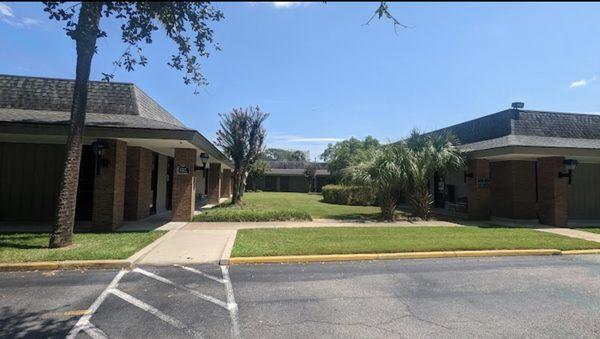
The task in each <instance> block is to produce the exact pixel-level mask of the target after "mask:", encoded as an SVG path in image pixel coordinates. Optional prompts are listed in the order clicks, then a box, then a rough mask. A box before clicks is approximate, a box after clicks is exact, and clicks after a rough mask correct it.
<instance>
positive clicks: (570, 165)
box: [558, 159, 579, 185]
mask: <svg viewBox="0 0 600 339" xmlns="http://www.w3.org/2000/svg"><path fill="white" fill-rule="evenodd" d="M563 164H564V165H565V170H566V171H567V172H558V177H559V178H569V185H570V184H571V178H572V177H573V171H574V170H575V168H577V165H578V164H579V161H577V160H575V159H565V160H564V161H563Z"/></svg>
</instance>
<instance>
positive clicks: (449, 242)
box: [232, 227, 600, 257]
mask: <svg viewBox="0 0 600 339" xmlns="http://www.w3.org/2000/svg"><path fill="white" fill-rule="evenodd" d="M597 248H600V243H595V242H591V241H585V240H579V239H573V238H568V237H563V236H560V235H555V234H550V233H543V232H538V231H533V230H527V229H517V228H478V227H315V228H278V229H245V230H240V231H238V234H237V238H236V241H235V245H234V248H233V252H232V257H253V256H278V255H310V254H357V253H395V252H425V251H454V250H511V249H558V250H578V249H597Z"/></svg>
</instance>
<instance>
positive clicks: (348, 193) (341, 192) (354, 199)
mask: <svg viewBox="0 0 600 339" xmlns="http://www.w3.org/2000/svg"><path fill="white" fill-rule="evenodd" d="M321 194H323V201H325V202H327V203H330V204H339V205H354V206H369V205H373V204H374V203H375V198H376V196H375V192H374V191H373V190H372V189H370V188H368V187H363V186H349V185H326V186H323V188H322V189H321Z"/></svg>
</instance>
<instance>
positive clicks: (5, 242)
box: [0, 231, 166, 263]
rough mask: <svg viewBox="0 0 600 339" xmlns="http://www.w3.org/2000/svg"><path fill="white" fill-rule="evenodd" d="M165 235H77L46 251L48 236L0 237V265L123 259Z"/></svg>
mask: <svg viewBox="0 0 600 339" xmlns="http://www.w3.org/2000/svg"><path fill="white" fill-rule="evenodd" d="M165 233H166V232H163V231H154V232H113V233H76V234H75V238H74V242H73V245H72V246H70V247H68V248H58V249H50V248H48V240H49V237H50V234H48V233H0V262H2V263H10V262H24V261H55V260H92V259H126V258H128V257H129V256H131V255H132V254H134V253H135V252H137V251H139V250H140V249H142V248H144V247H145V246H146V245H148V244H150V243H151V242H153V241H154V240H155V239H157V238H159V237H160V236H162V235H163V234H165Z"/></svg>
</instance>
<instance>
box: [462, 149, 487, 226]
mask: <svg viewBox="0 0 600 339" xmlns="http://www.w3.org/2000/svg"><path fill="white" fill-rule="evenodd" d="M467 171H468V173H472V174H473V178H467V200H468V210H469V219H472V220H487V219H489V218H490V208H491V190H490V185H489V183H488V185H484V182H485V180H489V179H490V163H489V161H487V160H485V159H471V160H470V161H469V166H468V170H467Z"/></svg>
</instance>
